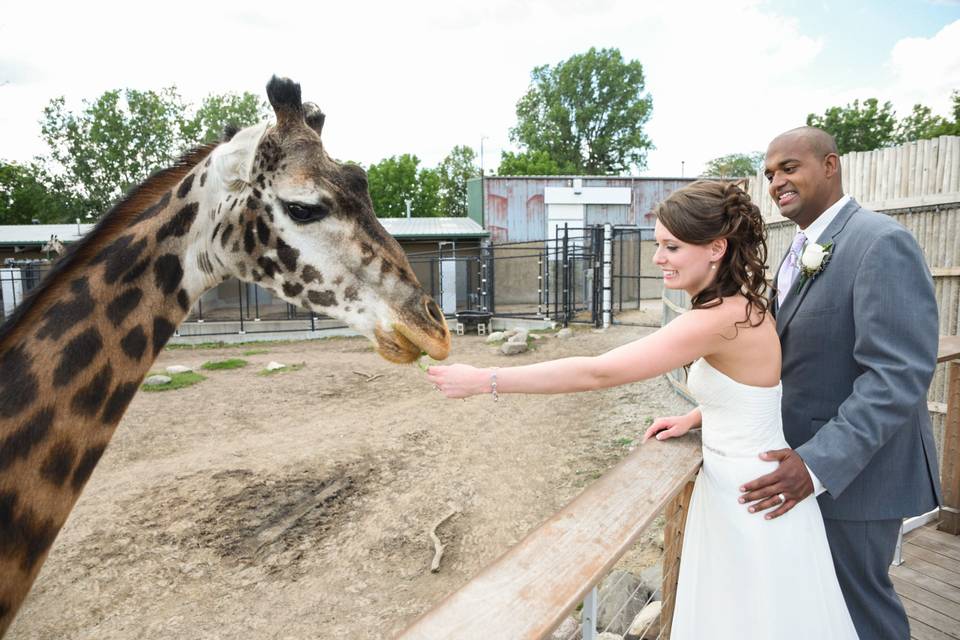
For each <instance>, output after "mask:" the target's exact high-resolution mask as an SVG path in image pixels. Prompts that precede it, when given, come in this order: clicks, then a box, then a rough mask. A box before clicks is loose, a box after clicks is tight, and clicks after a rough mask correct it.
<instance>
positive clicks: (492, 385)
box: [490, 367, 500, 402]
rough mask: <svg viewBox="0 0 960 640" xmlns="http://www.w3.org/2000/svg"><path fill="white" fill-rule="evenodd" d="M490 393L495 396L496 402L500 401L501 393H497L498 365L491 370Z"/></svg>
mask: <svg viewBox="0 0 960 640" xmlns="http://www.w3.org/2000/svg"><path fill="white" fill-rule="evenodd" d="M490 395H492V396H493V401H494V402H499V401H500V394H499V393H497V368H496V367H494V368H493V369H491V370H490Z"/></svg>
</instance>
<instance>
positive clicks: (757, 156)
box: [700, 151, 763, 178]
mask: <svg viewBox="0 0 960 640" xmlns="http://www.w3.org/2000/svg"><path fill="white" fill-rule="evenodd" d="M762 166H763V152H761V151H755V152H754V153H731V154H729V155H725V156H720V157H719V158H714V159H713V160H711V161H710V162H708V163H707V166H706V167H704V169H703V173H702V174H700V175H701V176H703V177H716V178H743V177H746V176H752V175H756V173H757V171H758V170H759V169H760V167H762Z"/></svg>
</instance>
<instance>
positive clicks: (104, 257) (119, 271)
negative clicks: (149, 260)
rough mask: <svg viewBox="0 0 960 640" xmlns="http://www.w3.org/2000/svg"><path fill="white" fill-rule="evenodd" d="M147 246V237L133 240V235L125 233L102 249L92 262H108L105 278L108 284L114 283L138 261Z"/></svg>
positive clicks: (94, 263)
mask: <svg viewBox="0 0 960 640" xmlns="http://www.w3.org/2000/svg"><path fill="white" fill-rule="evenodd" d="M146 246H147V239H146V238H140V240H138V241H137V242H133V236H132V235H125V236H122V237H120V238H118V239H117V240H116V241H114V242H113V243H112V244H110V245H109V246H107V247H105V248H104V249H102V250H101V251H100V253H98V254H97V256H96V257H95V258H94V259H93V260H92V261H91V262H90V264H91V265H97V264H100V263H101V262H106V270H105V271H104V274H103V279H104V281H105V282H106V283H107V284H113V283H114V282H116V281H117V280H119V279H120V276H122V275H123V274H124V273H126V272H127V270H128V269H130V267H131V266H132V265H133V264H134V263H135V262H136V261H137V258H139V257H140V254H141V253H143V250H144V249H145V248H146Z"/></svg>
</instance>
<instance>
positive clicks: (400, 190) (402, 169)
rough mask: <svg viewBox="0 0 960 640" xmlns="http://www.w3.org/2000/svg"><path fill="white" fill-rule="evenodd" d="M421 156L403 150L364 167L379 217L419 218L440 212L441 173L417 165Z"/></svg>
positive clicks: (432, 215)
mask: <svg viewBox="0 0 960 640" xmlns="http://www.w3.org/2000/svg"><path fill="white" fill-rule="evenodd" d="M419 165H420V159H419V158H417V156H415V155H411V154H409V153H405V154H403V155H401V156H391V157H389V158H384V159H383V160H381V161H380V162H378V163H376V164H373V165H371V166H370V168H369V169H367V183H368V185H369V188H370V199H371V200H372V201H373V210H374V211H375V212H376V214H377V215H378V216H380V217H381V218H404V217H406V215H407V205H406V200H407V199H409V200H410V201H411V202H410V213H411V215H412V216H415V217H418V218H424V217H434V216H440V215H443V213H442V211H441V209H440V176H439V174H438V173H437V172H436V171H435V170H433V169H419V168H418V167H419Z"/></svg>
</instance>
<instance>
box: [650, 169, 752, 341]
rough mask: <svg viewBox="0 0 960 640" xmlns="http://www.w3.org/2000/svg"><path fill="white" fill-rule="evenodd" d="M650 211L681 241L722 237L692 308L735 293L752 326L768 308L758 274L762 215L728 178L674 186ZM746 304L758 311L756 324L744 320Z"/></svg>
mask: <svg viewBox="0 0 960 640" xmlns="http://www.w3.org/2000/svg"><path fill="white" fill-rule="evenodd" d="M654 213H655V214H656V216H657V219H658V220H660V223H661V224H663V226H665V227H666V228H667V229H668V230H669V231H670V233H671V234H673V235H674V236H675V237H676V238H677V239H678V240H680V241H682V242H687V243H689V244H696V245H705V244H709V243H711V242H713V241H714V240H718V239H720V238H726V239H727V251H726V253H724V255H723V258H722V259H721V260H720V263H719V264H718V265H717V275H716V277H715V278H714V280H713V282H711V283H710V284H709V285H707V287H706V288H705V289H703V290H702V291H699V292H697V294H696V295H694V296H693V299H692V303H693V308H694V309H703V308H707V307H712V306H716V305H718V304H722V303H723V298H724V297H726V296H732V295H736V294H738V293H740V294H743V295H744V296H745V297H746V298H747V301H748V304H747V318H746V322H747V323H748V324H749V325H750V326H757V325H758V324H759V323H760V322H761V321H762V320H763V317H764V315H765V314H766V312H767V307H768V300H767V296H766V289H767V282H766V279H765V277H764V275H765V267H764V265H765V264H766V261H767V242H766V239H765V238H764V235H765V233H764V226H763V218H762V217H761V216H760V210H759V209H758V208H757V206H756V205H755V204H753V202H751V201H750V196H749V195H747V194H746V192H744V191H743V189H741V188H740V187H739V186H737V184H736V183H733V182H718V181H708V180H698V181H696V182H693V183H691V184H690V185H688V186H686V187H684V188H682V189H678V190H677V191H674V192H673V193H672V194H670V197H668V198H667V199H666V200H664V201H663V202H661V203H660V204H659V205H658V206H657V208H656V209H655V210H654ZM751 306H752V307H754V308H756V309H758V310H759V312H760V316H759V319H758V320H757V322H756V323H753V322H750V317H751V314H750V307H751Z"/></svg>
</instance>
